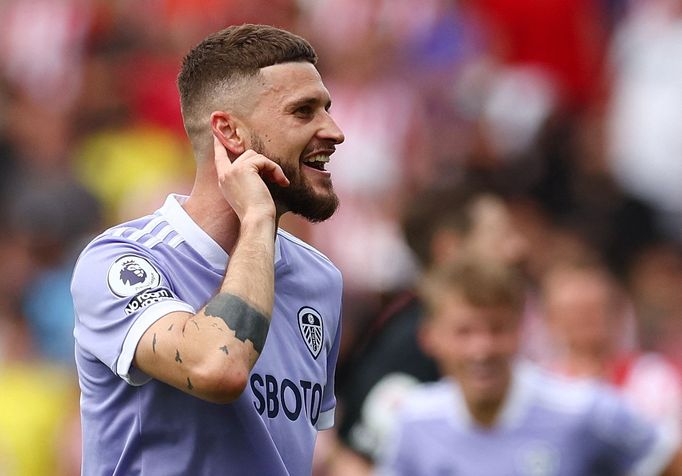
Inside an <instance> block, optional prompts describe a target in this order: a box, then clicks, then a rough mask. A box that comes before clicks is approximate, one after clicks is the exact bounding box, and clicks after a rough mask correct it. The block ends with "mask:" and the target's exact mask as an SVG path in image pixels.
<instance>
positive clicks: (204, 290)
mask: <svg viewBox="0 0 682 476" xmlns="http://www.w3.org/2000/svg"><path fill="white" fill-rule="evenodd" d="M316 60H317V56H316V53H315V51H314V50H313V48H312V47H311V46H310V44H309V43H308V42H307V41H305V40H304V39H302V38H300V37H298V36H296V35H293V34H291V33H289V32H286V31H283V30H280V29H276V28H273V27H269V26H263V25H242V26H237V27H230V28H227V29H225V30H222V31H220V32H217V33H215V34H212V35H210V36H208V37H207V38H206V39H204V40H203V41H202V42H201V43H199V44H198V45H197V46H196V47H194V48H193V49H192V50H191V51H190V52H189V53H188V54H187V56H186V57H185V59H184V61H183V64H182V69H181V72H180V74H179V77H178V87H179V90H180V96H181V106H182V114H183V120H184V124H185V128H186V130H187V134H188V136H189V139H190V141H191V144H192V148H193V151H194V154H195V156H196V165H197V171H196V180H195V183H194V188H193V189H192V192H191V194H190V196H189V197H182V196H177V195H171V196H169V197H168V199H167V200H166V202H165V204H164V205H163V206H162V207H161V208H160V209H159V210H158V211H157V212H155V213H154V214H152V215H149V216H146V217H143V218H140V219H137V220H133V221H131V222H128V223H124V224H122V225H119V226H115V227H113V228H112V229H110V230H108V231H105V232H104V233H103V234H101V235H100V236H99V237H97V238H95V240H94V241H93V242H92V243H90V244H89V245H88V246H87V247H86V249H85V250H84V251H83V253H82V254H81V256H80V258H79V261H78V263H77V265H76V269H75V272H74V278H73V283H72V293H73V299H74V303H75V309H76V314H77V320H76V327H75V336H76V360H77V365H78V375H79V382H80V387H81V415H82V425H83V468H82V469H83V474H85V475H112V474H113V475H131V474H144V475H156V474H158V475H164V476H168V475H173V474H176V475H189V474H196V475H209V474H239V475H242V474H244V475H246V474H253V475H261V474H262V475H280V474H296V475H299V474H301V475H302V474H309V473H310V471H311V463H312V453H313V447H314V444H315V438H316V432H317V431H318V430H321V429H326V428H329V427H330V426H332V424H333V420H334V408H335V397H334V384H333V378H334V367H335V363H336V358H337V353H338V345H339V337H340V336H339V333H340V329H339V326H340V316H339V314H340V306H341V285H342V283H341V276H340V273H339V271H338V270H337V269H336V268H335V267H334V265H333V264H332V263H331V262H330V261H329V260H328V259H327V258H325V257H324V256H323V255H322V254H320V253H319V252H318V251H316V250H315V249H314V248H312V247H311V246H309V245H307V244H305V243H303V242H302V241H300V240H298V239H297V238H295V237H293V236H291V235H290V234H288V233H286V232H284V231H282V230H279V229H278V228H277V225H278V221H279V218H280V217H281V216H282V215H283V214H284V213H286V212H293V213H296V214H300V215H302V216H304V217H306V218H307V219H309V220H311V221H313V222H314V221H321V220H324V219H326V218H328V217H329V216H331V215H332V214H333V212H334V210H335V209H336V206H337V203H338V200H337V197H336V195H335V193H334V191H333V188H332V182H331V176H330V172H329V171H327V170H326V168H325V167H326V164H327V163H328V162H329V160H330V156H331V155H332V154H333V152H334V149H335V146H336V145H337V144H339V143H341V142H342V141H343V139H344V137H343V133H342V131H341V130H340V129H339V127H338V126H337V125H336V123H335V122H334V120H333V119H332V117H331V116H330V114H329V108H330V105H331V100H330V97H329V92H328V91H327V89H326V88H325V86H324V84H323V83H322V80H321V78H320V75H319V73H318V71H317V69H316V68H315V63H316Z"/></svg>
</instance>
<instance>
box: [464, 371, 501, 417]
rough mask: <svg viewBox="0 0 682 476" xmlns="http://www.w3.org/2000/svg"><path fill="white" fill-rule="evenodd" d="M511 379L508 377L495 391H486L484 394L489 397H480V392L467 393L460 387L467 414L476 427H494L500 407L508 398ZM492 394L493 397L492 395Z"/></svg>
mask: <svg viewBox="0 0 682 476" xmlns="http://www.w3.org/2000/svg"><path fill="white" fill-rule="evenodd" d="M512 378H513V377H512V376H511V375H509V376H508V377H507V378H506V382H505V383H504V385H503V387H502V388H499V389H497V390H495V391H491V390H488V391H487V392H486V393H488V394H489V395H481V394H480V392H476V393H477V394H474V392H473V391H467V389H466V388H464V387H463V386H462V387H460V388H461V389H462V394H463V396H464V401H465V403H466V406H467V409H468V410H469V414H470V415H471V418H472V420H474V421H475V422H476V423H477V424H478V425H480V426H482V427H485V428H490V427H492V426H494V424H495V422H496V420H497V417H498V416H499V414H500V412H501V411H502V407H503V406H504V403H505V401H506V399H507V397H508V396H509V390H510V388H511V379H512ZM493 393H494V394H495V395H493Z"/></svg>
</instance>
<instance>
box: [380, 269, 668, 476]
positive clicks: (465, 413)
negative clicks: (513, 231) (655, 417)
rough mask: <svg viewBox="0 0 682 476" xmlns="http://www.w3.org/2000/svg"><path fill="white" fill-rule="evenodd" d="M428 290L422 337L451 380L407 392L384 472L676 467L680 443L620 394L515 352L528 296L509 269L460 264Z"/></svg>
mask: <svg viewBox="0 0 682 476" xmlns="http://www.w3.org/2000/svg"><path fill="white" fill-rule="evenodd" d="M423 289H424V297H425V301H426V304H427V307H428V317H427V318H426V321H425V323H424V325H423V326H424V327H423V328H422V334H421V339H422V342H423V345H424V347H425V349H426V350H427V352H428V353H430V354H431V355H433V356H434V358H435V359H436V361H437V362H438V364H439V365H440V367H441V369H442V371H443V373H444V374H445V375H446V376H447V377H448V378H446V379H444V380H442V381H440V382H438V383H433V384H425V386H423V387H422V388H420V389H419V390H416V393H414V394H412V395H411V396H410V397H409V399H408V400H409V401H408V402H407V403H406V404H405V406H404V407H403V412H402V415H401V417H400V423H399V424H398V430H397V432H396V434H395V436H394V439H393V442H392V444H391V445H390V446H389V448H388V449H387V451H386V453H385V454H384V460H383V462H382V466H381V468H380V473H381V474H385V475H410V476H419V475H439V476H442V475H456V474H457V475H460V474H465V475H467V476H476V475H482V476H483V475H486V476H487V475H519V476H520V475H538V476H550V475H551V476H584V475H623V474H636V475H658V474H680V456H679V450H678V447H677V441H675V440H674V438H669V437H667V436H666V435H665V434H663V433H661V432H659V431H658V430H657V429H656V428H655V427H653V426H651V425H649V424H648V423H646V422H645V421H644V420H643V419H641V418H640V417H639V416H637V415H636V414H634V413H633V412H632V411H631V410H630V409H629V407H627V405H626V404H625V403H624V401H623V400H621V399H620V398H619V397H617V396H616V395H615V393H613V392H611V391H609V390H608V389H607V388H606V387H604V386H598V385H597V384H593V383H587V382H576V381H568V380H561V379H560V378H559V377H554V376H551V375H550V374H547V373H544V372H543V371H541V370H539V369H537V368H535V367H532V366H531V365H530V364H527V363H523V362H521V361H520V360H518V359H517V357H516V356H517V352H518V348H519V338H520V332H519V323H520V317H521V305H522V302H523V295H524V293H523V286H522V285H521V283H520V282H519V280H518V279H517V277H515V276H514V274H513V273H512V272H511V271H510V270H509V269H507V268H504V267H501V266H499V265H495V264H492V263H483V262H479V263H476V262H466V261H460V262H458V263H457V264H455V265H453V266H451V267H448V268H445V269H442V270H440V271H437V272H436V273H434V274H433V275H432V276H431V277H430V278H429V279H428V280H427V281H426V284H425V285H424V288H423ZM664 469H665V471H666V472H665V473H662V471H663V470H664Z"/></svg>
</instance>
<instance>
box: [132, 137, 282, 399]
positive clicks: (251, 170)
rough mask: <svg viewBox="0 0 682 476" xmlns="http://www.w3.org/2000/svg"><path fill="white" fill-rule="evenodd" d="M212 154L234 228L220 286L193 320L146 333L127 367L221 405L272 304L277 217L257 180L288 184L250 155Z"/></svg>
mask: <svg viewBox="0 0 682 476" xmlns="http://www.w3.org/2000/svg"><path fill="white" fill-rule="evenodd" d="M214 146H215V147H214V149H215V162H216V171H217V174H218V180H219V185H220V188H221V190H222V192H223V195H224V196H225V199H226V200H227V201H228V203H229V204H230V206H231V207H232V208H233V209H234V211H235V212H236V214H237V216H238V217H239V220H240V228H239V239H238V240H237V244H236V246H235V248H234V250H233V251H232V253H231V256H230V261H229V265H228V268H227V271H226V273H225V278H224V279H223V282H222V285H221V286H220V289H219V290H218V292H217V294H216V295H215V296H214V297H213V298H212V299H211V300H210V301H209V302H208V303H207V304H206V306H204V308H203V309H201V310H200V311H199V312H197V313H196V314H195V315H192V314H189V313H185V312H174V313H170V314H168V315H166V316H164V317H162V318H161V319H159V320H158V321H156V322H155V323H154V324H153V325H152V326H150V327H149V329H147V331H146V332H145V333H144V335H143V336H142V338H141V339H140V342H139V343H138V346H137V349H136V351H135V359H134V365H135V366H136V367H137V368H138V369H140V370H142V371H143V372H145V373H146V374H147V375H149V376H151V377H153V378H156V379H158V380H160V381H163V382H165V383H167V384H169V385H172V386H174V387H177V388H179V389H181V390H183V391H185V392H187V393H189V394H192V395H195V396H197V397H199V398H202V399H205V400H208V401H212V402H216V403H227V402H230V401H233V400H234V399H236V398H238V397H239V395H241V393H242V392H243V390H244V388H245V386H246V383H247V379H248V375H249V372H250V371H251V369H252V368H253V366H254V365H255V363H256V360H257V359H258V356H259V355H260V353H261V351H262V350H263V345H264V344H265V338H266V336H267V333H268V328H269V326H270V318H271V315H272V307H273V303H274V254H275V240H274V238H275V232H276V210H275V205H274V203H273V201H272V197H271V196H270V193H269V191H268V189H267V187H266V186H265V183H264V181H263V180H270V181H273V182H276V183H278V184H280V185H283V186H286V185H288V183H289V182H288V180H287V179H286V177H285V176H284V173H283V172H282V170H281V169H280V167H279V165H277V164H276V163H274V162H273V161H271V160H269V159H268V158H266V157H264V156H262V155H259V154H257V153H255V152H254V151H252V150H249V151H246V152H245V153H244V154H242V155H241V156H240V157H239V158H237V159H236V160H235V161H234V162H230V160H229V159H228V157H227V154H226V152H225V149H224V148H223V146H222V145H221V144H220V143H219V142H218V141H217V140H216V139H214ZM261 177H262V178H261Z"/></svg>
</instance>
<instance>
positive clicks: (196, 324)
mask: <svg viewBox="0 0 682 476" xmlns="http://www.w3.org/2000/svg"><path fill="white" fill-rule="evenodd" d="M192 322H193V323H194V325H195V326H197V330H199V324H198V323H197V321H195V320H194V319H192Z"/></svg>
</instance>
